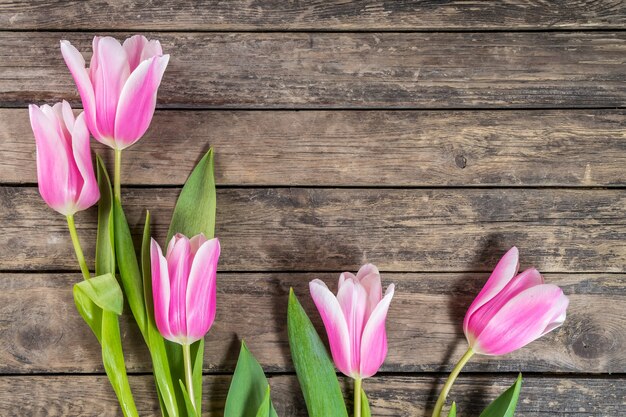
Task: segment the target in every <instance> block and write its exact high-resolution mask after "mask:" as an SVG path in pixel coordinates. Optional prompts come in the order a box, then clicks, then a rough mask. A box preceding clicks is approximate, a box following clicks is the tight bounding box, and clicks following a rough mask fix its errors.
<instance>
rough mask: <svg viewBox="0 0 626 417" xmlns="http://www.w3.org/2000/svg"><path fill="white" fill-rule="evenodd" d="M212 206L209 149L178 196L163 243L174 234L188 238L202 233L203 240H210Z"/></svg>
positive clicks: (212, 228) (212, 194) (210, 153)
mask: <svg viewBox="0 0 626 417" xmlns="http://www.w3.org/2000/svg"><path fill="white" fill-rule="evenodd" d="M215 204H216V202H215V178H214V176H213V149H209V151H208V152H207V153H206V155H204V157H203V158H202V159H201V160H200V162H198V165H196V167H195V168H194V170H193V171H192V172H191V175H189V178H188V179H187V182H185V185H184V187H183V189H182V191H181V192H180V196H179V197H178V201H176V207H174V213H173V214H172V222H171V223H170V228H169V230H168V232H167V242H169V241H170V239H171V238H172V236H174V234H176V233H182V234H184V235H185V236H187V237H189V238H191V237H192V236H195V235H197V234H199V233H204V235H205V236H206V237H207V238H209V239H210V238H212V237H213V235H214V233H215Z"/></svg>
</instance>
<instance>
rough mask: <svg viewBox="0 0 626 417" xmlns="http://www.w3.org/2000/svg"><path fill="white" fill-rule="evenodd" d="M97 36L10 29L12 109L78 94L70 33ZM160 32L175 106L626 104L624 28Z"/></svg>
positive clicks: (4, 94) (5, 54)
mask: <svg viewBox="0 0 626 417" xmlns="http://www.w3.org/2000/svg"><path fill="white" fill-rule="evenodd" d="M92 36H93V35H92V34H90V33H82V32H81V33H76V32H70V33H57V32H53V33H49V32H29V33H25V34H20V35H19V36H16V35H15V34H13V33H10V32H3V33H0V62H2V71H3V75H2V77H0V106H25V105H26V104H27V103H31V102H37V103H41V102H46V101H48V102H49V101H56V100H60V99H63V98H65V99H69V100H71V101H73V102H75V103H77V102H78V100H77V98H78V96H77V92H76V88H75V86H74V82H73V80H72V79H71V77H70V75H69V71H68V70H67V68H66V67H65V64H64V62H63V60H62V58H61V54H60V51H59V39H68V40H70V41H71V42H72V43H73V44H75V45H76V46H77V47H78V48H79V49H81V50H83V51H88V50H90V49H91V46H90V45H91V38H92ZM117 36H118V37H120V38H121V37H124V36H126V35H125V34H122V33H120V34H117ZM149 36H152V35H149ZM155 36H156V37H158V38H159V39H160V40H161V42H162V44H163V48H164V51H165V52H166V53H171V54H172V58H171V60H170V64H169V67H168V69H167V72H166V74H165V76H164V79H163V83H162V85H161V89H160V93H159V99H158V102H159V104H160V105H161V106H164V107H196V108H242V107H244V108H264V109H266V108H320V107H323V108H381V107H385V108H476V107H490V108H491V107H494V108H495V107H497V108H502V107H508V108H528V107H568V108H571V107H620V106H623V105H624V104H625V102H626V100H625V99H626V83H625V82H624V81H625V73H624V70H623V69H624V56H626V42H625V40H626V33H624V32H592V33H587V32H526V33H469V34H468V33H271V32H270V33H159V34H158V35H155Z"/></svg>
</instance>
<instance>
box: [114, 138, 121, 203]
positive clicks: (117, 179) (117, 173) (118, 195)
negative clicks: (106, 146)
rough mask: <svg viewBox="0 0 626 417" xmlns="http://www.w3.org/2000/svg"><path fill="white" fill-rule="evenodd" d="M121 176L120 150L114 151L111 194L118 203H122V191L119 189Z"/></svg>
mask: <svg viewBox="0 0 626 417" xmlns="http://www.w3.org/2000/svg"><path fill="white" fill-rule="evenodd" d="M121 176H122V150H121V149H116V150H115V171H114V173H113V194H114V195H115V198H116V199H117V201H119V202H120V203H121V202H122V190H121V187H120V182H121V178H120V177H121Z"/></svg>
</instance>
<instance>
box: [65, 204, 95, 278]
mask: <svg viewBox="0 0 626 417" xmlns="http://www.w3.org/2000/svg"><path fill="white" fill-rule="evenodd" d="M67 227H68V228H69V229H70V236H71V237H72V244H73V245H74V252H76V259H78V264H79V265H80V270H81V272H82V273H83V277H84V278H85V279H89V278H91V275H90V274H89V268H87V262H86V261H85V255H84V254H83V249H82V248H81V247H80V240H78V233H76V225H75V224H74V215H72V214H70V215H68V216H67Z"/></svg>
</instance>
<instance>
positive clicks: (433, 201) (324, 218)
mask: <svg viewBox="0 0 626 417" xmlns="http://www.w3.org/2000/svg"><path fill="white" fill-rule="evenodd" d="M178 193H179V190H178V189H171V188H167V189H163V188H154V189H143V188H141V189H128V190H127V192H126V193H125V194H124V195H123V200H124V205H125V208H126V213H127V217H128V221H129V224H130V225H131V227H132V229H133V231H134V233H135V236H136V237H137V241H138V242H139V240H140V235H141V233H142V230H143V223H144V219H143V217H144V212H145V210H146V209H150V210H151V213H152V216H153V219H154V225H153V233H154V235H155V237H156V238H157V239H158V240H159V241H160V242H161V244H164V242H163V239H164V238H165V235H166V231H167V227H168V226H169V218H170V213H171V211H172V209H173V206H174V203H175V201H176V198H177V195H178ZM217 204H218V206H217V207H218V208H217V223H216V224H217V228H216V234H217V236H219V237H220V239H221V242H222V248H223V251H222V256H221V259H220V268H221V270H231V271H294V270H295V271H297V270H301V271H320V270H322V271H323V270H326V271H337V270H345V269H348V270H351V269H355V268H357V267H358V266H359V265H360V264H361V263H362V262H365V261H371V262H373V263H375V264H377V265H378V266H379V267H380V268H381V270H385V271H415V272H416V271H440V272H444V271H489V270H491V269H492V268H493V266H494V265H495V263H496V262H497V260H498V259H499V258H500V256H502V254H503V253H504V252H505V251H506V250H507V249H508V248H510V247H511V246H513V245H518V246H519V247H520V250H521V253H522V255H521V259H522V263H523V264H524V265H527V266H530V265H535V266H537V267H538V268H539V270H541V271H543V272H583V271H587V272H593V271H598V272H624V271H625V270H624V266H625V265H626V223H625V218H624V215H625V214H624V207H625V206H626V192H625V191H624V190H601V189H590V190H569V189H474V188H469V189H434V190H433V189H411V190H406V189H332V188H321V189H320V188H270V189H266V188H230V189H219V190H218V193H217ZM77 224H78V228H79V234H80V236H81V238H82V240H83V247H84V249H85V252H86V254H87V256H88V259H91V258H92V256H91V255H92V253H93V250H94V246H93V244H94V240H95V226H96V223H95V209H92V210H90V211H89V212H86V213H79V214H78V216H77ZM0 228H1V229H2V231H3V233H2V234H0V265H2V268H3V270H45V269H47V270H60V269H61V270H63V269H65V270H76V269H77V267H76V262H75V260H74V254H73V251H72V246H71V244H70V242H69V238H68V232H67V226H66V223H65V219H64V218H63V216H61V215H59V214H57V213H55V212H53V211H52V210H51V209H50V208H48V207H47V206H46V205H45V203H44V202H43V200H41V197H40V196H39V193H38V191H37V189H36V188H34V187H0Z"/></svg>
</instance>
